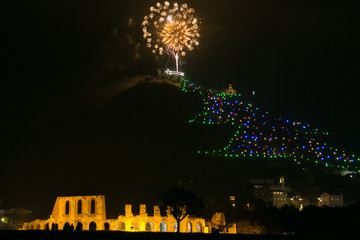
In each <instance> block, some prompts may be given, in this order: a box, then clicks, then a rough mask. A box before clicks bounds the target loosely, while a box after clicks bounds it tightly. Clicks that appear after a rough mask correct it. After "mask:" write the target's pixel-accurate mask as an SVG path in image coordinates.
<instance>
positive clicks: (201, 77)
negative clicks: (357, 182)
mask: <svg viewBox="0 0 360 240" xmlns="http://www.w3.org/2000/svg"><path fill="white" fill-rule="evenodd" d="M355 2H356V1H354V3H350V2H348V1H346V2H341V1H326V2H325V1H316V2H314V1H312V2H310V1H309V2H307V1H305V2H304V1H290V2H289V1H265V0H263V1H257V0H255V1H235V0H223V1H206V0H192V1H190V0H189V1H187V3H188V5H189V6H190V7H193V8H195V10H196V12H197V14H198V16H199V17H200V19H201V37H200V45H199V47H198V48H196V49H195V50H194V51H193V52H191V53H189V54H188V55H187V56H186V58H185V59H184V60H183V61H182V63H181V66H180V69H181V70H183V71H184V72H185V74H186V77H187V79H189V80H191V81H193V82H196V83H197V84H199V85H201V86H202V87H205V88H211V89H225V88H227V86H228V84H229V83H231V84H232V85H233V88H235V89H236V90H238V92H239V93H242V94H243V96H244V98H245V99H248V101H250V102H252V103H254V104H256V105H257V106H258V107H260V108H261V109H263V110H265V111H269V112H271V113H273V114H277V115H282V116H286V117H287V118H289V119H293V120H298V121H302V122H306V123H310V124H311V125H312V126H314V127H316V128H320V129H324V130H326V131H330V132H333V133H335V137H334V139H333V141H334V143H335V144H337V146H339V147H341V148H343V149H345V150H348V151H350V152H355V153H358V154H359V153H360V149H359V140H358V137H359V135H360V126H359V124H358V119H359V117H360V113H359V111H358V109H359V108H360V100H359V97H358V87H357V84H358V80H359V79H360V71H359V70H360V60H359V59H360V58H359V56H360V44H359V41H360V33H359V30H358V29H359V22H360V21H359V14H358V9H359V5H358V4H357V3H355ZM154 3H156V1H147V0H142V1H140V0H135V1H127V2H126V3H125V2H124V1H120V0H118V1H116V0H111V1H51V2H49V1H9V3H8V4H7V5H6V7H5V10H4V14H3V15H5V21H4V23H5V32H6V34H5V38H4V44H2V46H3V49H4V50H5V51H3V52H5V54H3V61H2V62H3V64H2V66H3V68H4V69H3V71H2V72H4V73H5V74H3V77H2V81H1V88H0V89H1V97H2V101H1V108H0V109H1V133H2V134H1V140H2V144H1V146H2V147H1V155H0V158H1V160H0V161H1V165H0V166H1V171H0V172H1V188H0V198H2V199H3V203H4V207H5V208H11V207H26V208H29V209H32V210H34V211H44V212H45V213H50V210H51V207H52V205H53V203H54V201H55V198H56V197H57V196H59V195H81V194H106V197H107V198H108V202H110V203H113V205H120V206H121V204H124V203H127V202H130V203H134V204H137V203H140V202H144V203H148V204H150V203H153V202H155V201H156V197H157V196H158V195H159V193H161V192H163V191H165V190H166V189H167V188H168V187H169V186H171V185H172V184H176V183H178V182H183V184H184V185H186V186H188V187H189V188H193V189H194V191H198V192H200V193H201V194H204V195H207V196H210V195H221V194H224V195H226V194H230V193H233V192H236V191H239V186H240V185H241V181H242V180H243V179H245V178H246V177H251V176H255V177H261V176H264V175H266V174H265V173H266V171H265V170H264V169H262V167H259V165H260V166H261V164H259V165H257V166H256V167H254V166H251V165H249V166H247V165H246V164H242V163H239V161H240V160H231V161H230V160H224V159H206V158H204V157H203V156H202V157H201V156H198V155H197V154H196V150H197V149H198V148H199V147H203V146H206V147H208V148H209V146H210V147H221V146H223V145H224V144H225V143H226V142H227V140H228V138H229V137H231V132H232V129H227V128H224V127H222V128H219V127H218V128H211V127H206V126H201V125H200V126H199V125H190V124H189V123H188V120H190V119H191V118H192V117H193V116H194V115H195V114H197V113H199V112H200V111H201V108H202V105H201V98H200V97H199V96H196V95H194V94H186V93H183V92H180V91H179V90H178V89H176V88H175V87H173V86H171V85H164V84H150V83H143V84H140V85H136V84H138V83H139V82H143V81H142V80H143V79H145V78H146V77H149V76H155V77H156V76H158V70H164V69H166V68H173V67H174V62H173V61H172V59H171V58H168V57H161V58H160V57H155V55H153V54H152V53H151V51H150V50H149V49H147V48H146V47H145V42H144V40H143V39H142V29H141V21H142V18H143V16H144V15H146V14H148V10H149V7H150V6H151V5H153V4H154ZM179 3H182V2H181V1H180V2H179ZM252 91H255V92H256V95H255V96H252V94H251V93H252ZM288 167H289V169H290V168H292V167H291V166H288V165H287V164H283V165H282V166H281V167H278V168H277V169H276V170H274V172H273V173H274V174H275V173H278V174H281V173H283V174H285V176H286V173H287V168H288ZM244 169H247V171H246V172H247V174H248V175H247V176H243V175H242V174H243V172H244ZM251 169H252V170H254V171H253V172H251ZM289 171H290V170H289ZM291 171H292V170H291ZM294 171H295V170H294ZM294 176H296V174H295V175H294Z"/></svg>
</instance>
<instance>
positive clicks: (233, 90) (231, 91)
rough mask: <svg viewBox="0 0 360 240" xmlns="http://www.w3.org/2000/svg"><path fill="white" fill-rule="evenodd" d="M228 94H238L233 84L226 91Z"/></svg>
mask: <svg viewBox="0 0 360 240" xmlns="http://www.w3.org/2000/svg"><path fill="white" fill-rule="evenodd" d="M225 93H226V94H236V90H235V89H233V88H232V84H229V88H228V89H226V90H225Z"/></svg>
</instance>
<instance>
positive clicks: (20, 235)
mask: <svg viewBox="0 0 360 240" xmlns="http://www.w3.org/2000/svg"><path fill="white" fill-rule="evenodd" d="M344 234H345V233H344ZM354 237H355V239H356V236H346V235H341V236H327V235H326V234H324V235H316V236H315V235H311V236H308V235H306V236H305V235H302V236H299V235H244V234H201V233H181V234H176V233H147V232H137V233H131V232H117V231H96V232H89V231H83V232H63V231H56V232H53V231H36V230H31V231H0V239H1V240H5V239H34V240H37V239H87V240H88V239H121V240H145V239H146V240H148V239H150V240H151V239H154V240H155V239H156V240H165V239H175V240H177V239H179V240H210V239H211V240H212V239H216V240H225V239H226V240H227V239H229V240H238V239H239V240H242V239H249V240H256V239H270V240H272V239H274V240H275V239H279V240H281V239H284V240H287V239H294V240H295V239H350V238H354Z"/></svg>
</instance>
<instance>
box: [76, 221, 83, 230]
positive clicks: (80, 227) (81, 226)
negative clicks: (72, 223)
mask: <svg viewBox="0 0 360 240" xmlns="http://www.w3.org/2000/svg"><path fill="white" fill-rule="evenodd" d="M75 230H76V231H82V230H83V224H82V223H81V222H78V223H77V224H76V228H75Z"/></svg>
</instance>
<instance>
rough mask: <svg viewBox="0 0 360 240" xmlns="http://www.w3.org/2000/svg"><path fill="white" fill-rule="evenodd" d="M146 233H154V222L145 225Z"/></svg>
mask: <svg viewBox="0 0 360 240" xmlns="http://www.w3.org/2000/svg"><path fill="white" fill-rule="evenodd" d="M145 231H148V232H152V231H154V224H153V223H152V222H147V223H146V225H145Z"/></svg>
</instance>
